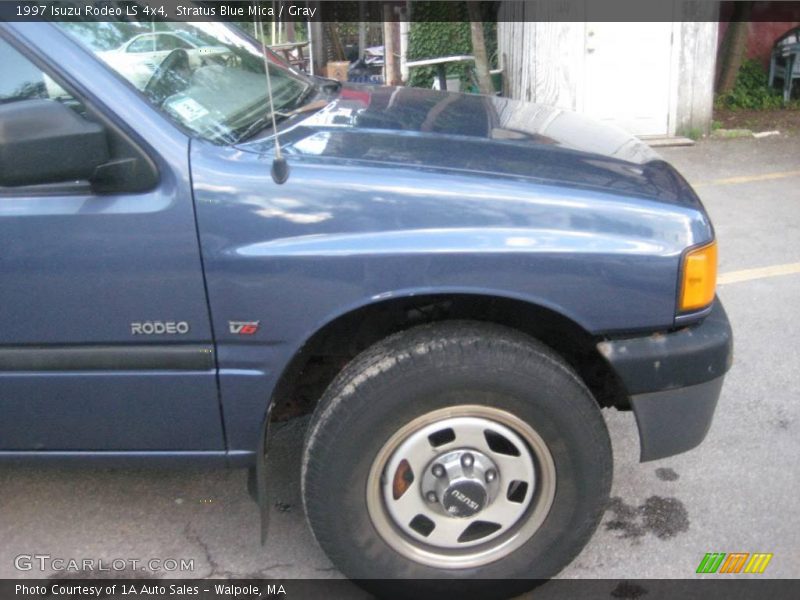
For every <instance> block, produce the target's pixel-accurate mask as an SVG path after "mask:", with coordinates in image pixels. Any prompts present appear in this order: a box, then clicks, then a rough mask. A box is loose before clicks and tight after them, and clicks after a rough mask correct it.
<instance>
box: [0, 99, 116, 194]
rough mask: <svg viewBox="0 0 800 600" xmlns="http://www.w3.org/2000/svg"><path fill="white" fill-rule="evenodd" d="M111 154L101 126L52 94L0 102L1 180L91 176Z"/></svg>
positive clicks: (28, 182) (58, 180)
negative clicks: (54, 99) (52, 98)
mask: <svg viewBox="0 0 800 600" xmlns="http://www.w3.org/2000/svg"><path fill="white" fill-rule="evenodd" d="M108 160H109V151H108V141H107V139H106V132H105V130H104V129H103V127H102V126H100V125H98V124H96V123H91V122H89V121H87V120H86V119H84V118H83V117H81V116H80V115H78V114H77V113H76V112H75V111H73V110H72V109H70V108H68V107H67V106H64V105H63V104H61V103H59V102H56V101H53V100H22V101H19V102H10V103H8V104H0V186H20V185H39V184H45V183H65V182H71V181H78V180H89V179H91V178H92V175H93V174H94V172H95V169H97V167H99V166H100V165H102V164H103V163H105V162H107V161H108Z"/></svg>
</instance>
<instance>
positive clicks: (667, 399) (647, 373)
mask: <svg viewBox="0 0 800 600" xmlns="http://www.w3.org/2000/svg"><path fill="white" fill-rule="evenodd" d="M597 348H598V350H599V351H600V353H601V354H602V355H603V356H605V358H606V360H608V362H609V363H610V364H611V366H612V368H613V369H614V370H615V371H616V373H617V375H618V376H619V378H620V380H621V381H622V383H623V384H624V385H625V387H626V389H627V391H628V394H629V395H630V401H631V406H632V407H633V412H634V414H635V415H636V423H637V425H638V427H639V439H640V443H641V460H642V462H644V461H648V460H655V459H658V458H664V457H666V456H672V455H673V454H678V453H680V452H685V451H686V450H690V449H692V448H694V447H695V446H697V445H698V444H699V443H700V442H702V441H703V438H705V436H706V433H708V429H709V427H711V419H712V417H713V416H714V409H715V408H716V405H717V399H718V398H719V394H720V390H721V389H722V380H723V379H724V377H723V376H724V375H725V373H726V372H727V371H728V369H729V368H730V366H731V361H732V360H733V333H732V332H731V326H730V323H729V322H728V315H727V314H725V309H724V308H723V307H722V303H721V302H720V301H719V299H716V300H715V301H714V304H713V307H712V310H711V312H710V313H709V315H708V316H707V317H706V318H705V319H703V321H701V322H700V323H698V324H696V325H692V326H689V327H684V328H683V329H679V330H677V331H674V332H670V333H658V334H653V335H649V336H646V337H635V338H625V339H615V340H607V341H603V342H600V343H599V344H598V345H597Z"/></svg>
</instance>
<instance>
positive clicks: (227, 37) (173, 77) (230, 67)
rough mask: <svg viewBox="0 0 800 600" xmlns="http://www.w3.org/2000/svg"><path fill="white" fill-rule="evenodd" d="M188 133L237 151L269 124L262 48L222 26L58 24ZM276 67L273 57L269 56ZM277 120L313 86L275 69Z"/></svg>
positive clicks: (104, 23) (239, 33)
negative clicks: (248, 137)
mask: <svg viewBox="0 0 800 600" xmlns="http://www.w3.org/2000/svg"><path fill="white" fill-rule="evenodd" d="M58 25H59V27H60V28H61V29H63V30H64V31H66V32H67V33H68V34H69V35H70V36H72V37H73V38H76V39H77V40H78V41H79V42H80V43H81V44H83V45H84V46H85V47H87V48H88V49H89V50H90V51H92V52H93V53H94V54H95V55H96V56H97V57H98V58H99V59H101V60H102V61H103V62H105V63H106V64H107V65H108V66H110V67H111V68H112V69H114V70H115V71H116V72H117V73H119V74H120V75H121V76H122V77H124V78H125V79H127V80H128V81H129V82H130V83H132V84H133V85H134V86H135V87H136V88H137V89H139V90H140V91H141V92H142V94H143V95H144V96H145V97H146V98H147V100H148V101H150V102H151V103H152V104H153V105H154V106H156V107H157V108H158V109H159V110H161V111H163V112H164V113H166V114H167V115H168V116H169V117H170V118H171V119H173V120H174V121H176V122H177V123H178V124H179V125H181V126H182V127H184V128H185V129H188V130H190V131H191V132H193V133H194V134H196V135H198V136H200V137H203V138H205V139H208V140H211V141H214V142H219V143H235V142H237V141H239V139H240V138H241V137H242V136H245V135H250V134H252V133H253V130H254V129H260V128H261V127H260V125H259V124H262V123H263V124H264V127H266V126H267V124H268V123H269V119H268V118H267V117H269V110H268V100H267V81H266V77H265V74H264V59H263V55H262V53H261V48H260V47H259V46H258V45H257V43H256V42H254V41H253V40H251V39H250V38H248V37H247V36H245V35H244V34H243V33H241V32H240V31H239V30H237V29H235V28H234V27H231V26H228V25H225V24H223V23H127V22H119V23H109V22H99V23H87V22H74V23H59V24H58ZM268 58H269V60H271V61H276V60H277V59H275V57H274V55H272V54H271V53H269V54H268ZM269 72H270V79H271V82H272V96H273V100H274V107H275V110H276V112H281V111H284V110H287V109H293V108H295V107H296V105H297V104H298V103H299V102H300V101H301V100H302V98H303V97H305V96H306V91H307V90H308V89H309V88H310V87H311V85H312V84H311V83H309V82H308V81H306V80H304V79H303V78H302V77H301V76H299V75H296V74H294V73H292V72H290V71H289V70H288V69H285V68H283V67H281V66H278V65H276V64H274V62H270V63H269Z"/></svg>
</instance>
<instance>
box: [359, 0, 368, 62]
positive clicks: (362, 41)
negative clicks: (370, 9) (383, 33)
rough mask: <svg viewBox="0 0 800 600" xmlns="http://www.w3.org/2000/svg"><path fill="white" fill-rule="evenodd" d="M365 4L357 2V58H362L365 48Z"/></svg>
mask: <svg viewBox="0 0 800 600" xmlns="http://www.w3.org/2000/svg"><path fill="white" fill-rule="evenodd" d="M366 16H367V6H366V4H365V3H364V2H359V3H358V58H364V55H365V54H366V48H367V22H366V21H367V19H366Z"/></svg>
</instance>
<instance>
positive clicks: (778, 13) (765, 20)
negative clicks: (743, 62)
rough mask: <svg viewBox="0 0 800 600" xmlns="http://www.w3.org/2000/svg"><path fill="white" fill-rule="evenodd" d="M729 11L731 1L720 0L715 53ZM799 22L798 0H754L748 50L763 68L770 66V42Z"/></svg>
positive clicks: (749, 56) (720, 41) (773, 41)
mask: <svg viewBox="0 0 800 600" xmlns="http://www.w3.org/2000/svg"><path fill="white" fill-rule="evenodd" d="M731 12H732V5H731V3H723V4H722V6H721V9H720V15H719V20H720V23H719V38H718V40H717V53H719V48H720V45H721V44H722V40H723V38H724V37H725V31H726V30H727V29H728V21H726V20H725V19H727V18H730V13H731ZM798 25H800V16H799V15H798V4H797V2H756V3H755V4H754V5H753V9H752V11H751V13H750V22H749V23H748V26H747V54H746V58H752V59H755V60H757V61H758V62H760V63H761V64H762V65H763V66H764V68H765V69H768V68H769V58H770V54H771V53H772V46H773V44H774V43H775V40H777V39H778V38H779V37H781V36H782V35H783V34H784V33H786V32H787V31H789V30H790V29H793V28H795V27H797V26H798Z"/></svg>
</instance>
